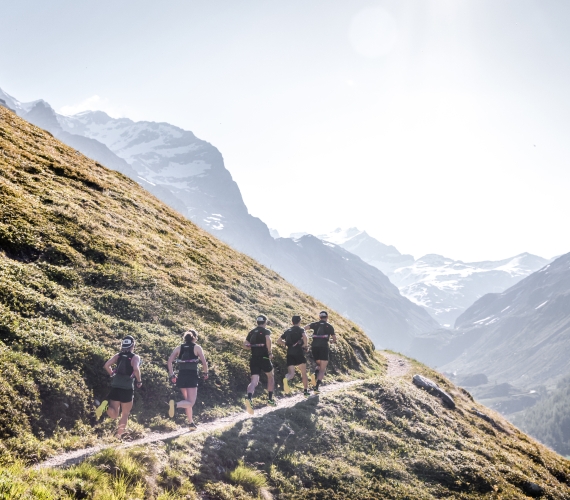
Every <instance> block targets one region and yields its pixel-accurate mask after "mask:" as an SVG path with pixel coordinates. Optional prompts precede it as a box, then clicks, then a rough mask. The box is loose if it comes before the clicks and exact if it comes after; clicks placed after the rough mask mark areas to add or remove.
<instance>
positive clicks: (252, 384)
mask: <svg viewBox="0 0 570 500" xmlns="http://www.w3.org/2000/svg"><path fill="white" fill-rule="evenodd" d="M257 384H259V375H252V376H251V382H250V383H249V385H248V386H247V393H248V394H253V393H254V392H255V388H256V387H257ZM268 385H269V384H268Z"/></svg>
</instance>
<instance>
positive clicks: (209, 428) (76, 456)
mask: <svg viewBox="0 0 570 500" xmlns="http://www.w3.org/2000/svg"><path fill="white" fill-rule="evenodd" d="M362 382H363V380H351V381H350V382H339V383H333V384H330V385H325V386H323V387H321V391H320V394H319V395H322V394H327V393H329V392H335V391H339V390H341V389H346V388H348V387H352V386H353V385H358V384H360V383H362ZM311 397H317V395H315V396H311ZM306 399H307V398H305V397H304V396H303V394H298V395H295V396H292V397H285V398H281V399H279V400H278V405H277V406H266V407H264V408H261V409H259V410H255V413H254V414H253V415H249V414H248V413H246V412H245V411H244V412H243V413H237V414H234V415H229V416H227V417H224V418H220V419H217V420H213V421H211V422H207V423H205V424H201V425H200V427H198V429H197V430H196V431H193V432H190V431H189V430H188V429H187V428H182V429H178V430H176V431H172V432H152V433H150V434H147V435H146V436H145V437H143V438H140V439H136V440H134V441H129V442H110V443H101V444H99V445H96V446H92V447H90V448H83V449H81V450H74V451H69V452H66V453H62V454H61V455H56V456H54V457H51V458H49V459H47V460H46V461H44V462H42V463H40V464H38V465H37V466H36V467H38V468H42V467H68V466H70V465H74V464H78V463H80V462H82V461H83V460H85V459H86V458H87V457H89V456H91V455H94V454H95V453H98V452H100V451H103V450H105V449H107V448H115V449H117V450H122V449H125V448H132V447H133V446H140V445H144V444H149V443H155V442H157V441H167V440H169V439H173V438H176V437H178V436H183V435H186V434H204V433H209V432H214V431H217V430H220V429H223V428H225V427H228V426H230V425H233V424H235V423H237V422H241V421H242V420H247V419H249V418H260V417H263V416H264V415H267V414H268V413H272V412H274V411H277V410H282V409H283V408H291V407H292V406H295V405H296V404H298V403H301V402H303V401H306Z"/></svg>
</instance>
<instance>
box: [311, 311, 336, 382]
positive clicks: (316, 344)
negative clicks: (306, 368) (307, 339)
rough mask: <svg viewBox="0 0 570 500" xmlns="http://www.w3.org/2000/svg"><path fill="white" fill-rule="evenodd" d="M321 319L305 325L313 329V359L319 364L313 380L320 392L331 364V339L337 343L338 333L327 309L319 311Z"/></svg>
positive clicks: (312, 377)
mask: <svg viewBox="0 0 570 500" xmlns="http://www.w3.org/2000/svg"><path fill="white" fill-rule="evenodd" d="M319 317H320V318H321V320H320V321H316V322H315V323H311V324H310V325H306V326H305V330H313V344H312V345H311V350H312V353H313V359H314V360H315V363H316V364H317V369H316V370H315V374H314V375H311V382H312V383H313V385H314V387H315V391H316V392H319V386H320V385H321V382H322V380H323V378H324V376H325V371H326V369H327V365H328V364H329V340H330V341H331V342H332V343H333V344H336V335H335V333H334V328H333V326H332V325H331V324H330V323H329V322H328V318H329V315H328V313H327V312H326V311H321V312H320V313H319Z"/></svg>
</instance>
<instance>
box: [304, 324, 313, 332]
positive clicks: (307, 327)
mask: <svg viewBox="0 0 570 500" xmlns="http://www.w3.org/2000/svg"><path fill="white" fill-rule="evenodd" d="M303 328H304V329H305V331H307V330H310V329H311V325H305V326H304V327H303Z"/></svg>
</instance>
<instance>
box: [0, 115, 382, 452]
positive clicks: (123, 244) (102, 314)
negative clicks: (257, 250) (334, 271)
mask: <svg viewBox="0 0 570 500" xmlns="http://www.w3.org/2000/svg"><path fill="white" fill-rule="evenodd" d="M323 308H326V306H325V305H323V304H321V303H318V302H317V301H315V300H314V299H313V298H311V297H310V296H307V295H306V294H304V293H301V292H300V291H298V290H297V289H295V288H294V287H293V286H291V285H290V284H288V283H287V282H286V281H284V280H283V279H282V278H281V277H280V276H279V275H277V274H276V273H275V272H272V271H270V270H268V269H266V268H264V267H262V266H260V265H259V264H257V263H256V262H255V261H253V260H252V259H250V258H248V257H246V256H244V255H242V254H239V253H237V252H235V251H233V250H232V249H231V248H229V247H228V246H226V245H225V244H222V243H220V242H219V241H217V240H216V239H215V238H213V237H212V236H210V235H208V234H207V233H206V232H204V231H202V230H200V229H199V228H197V227H196V226H195V225H194V224H192V223H191V222H189V221H188V220H186V219H185V218H184V217H182V216H181V215H179V214H178V213H176V212H174V211H173V210H172V209H170V208H168V207H167V206H165V205H164V204H163V203H161V202H159V201H158V200H157V199H155V198H154V197H153V196H152V195H149V193H147V192H146V191H144V190H143V189H142V188H141V187H140V186H139V185H138V184H136V183H135V182H133V181H132V180H129V179H127V178H126V177H124V176H123V175H121V174H119V173H117V172H114V171H111V170H108V169H106V168H104V167H103V166H101V165H99V164H97V163H95V162H94V161H92V160H90V159H88V158H86V157H84V156H83V155H81V154H79V153H78V152H77V151H75V150H73V149H71V148H69V147H68V146H65V145H64V144H62V143H60V142H58V141H57V140H55V139H54V138H53V137H52V136H51V135H50V134H49V133H47V132H45V131H43V130H41V129H39V128H37V127H34V126H33V125H31V124H29V123H27V122H25V121H23V120H21V119H19V118H18V117H17V116H16V115H14V114H13V113H11V112H10V111H8V110H6V109H5V108H2V107H0V366H1V367H2V368H1V370H0V408H1V411H0V456H2V457H3V458H4V460H6V459H7V458H8V457H23V458H25V459H27V460H30V461H34V460H38V459H41V458H42V457H44V456H45V455H47V454H50V453H52V452H53V451H54V450H56V449H58V448H59V447H61V446H65V447H74V446H82V445H84V444H85V443H87V442H89V440H91V439H93V438H94V437H95V436H96V435H101V434H102V433H104V431H105V428H104V426H94V424H95V422H94V420H93V415H92V407H93V400H94V398H99V399H101V398H103V397H104V396H105V395H106V393H107V391H108V383H109V379H108V377H107V376H106V375H105V373H104V372H103V370H102V365H103V363H104V361H105V360H106V359H107V358H108V357H109V356H111V355H112V354H114V353H115V352H116V350H117V348H118V342H117V340H118V339H120V338H122V337H123V336H124V335H126V334H131V335H133V336H134V337H135V338H136V339H137V341H138V348H137V352H138V353H139V354H140V355H141V356H142V358H143V360H144V365H143V382H144V385H143V387H142V389H141V390H140V391H139V390H137V391H136V395H135V407H134V410H133V413H134V415H135V420H136V419H138V421H139V422H141V423H143V424H145V425H148V424H152V423H154V424H157V420H156V419H155V420H153V417H155V416H156V415H163V414H164V413H165V409H166V406H165V401H167V399H168V395H169V390H170V387H169V384H168V383H167V377H166V358H167V357H168V355H169V353H170V352H171V350H172V349H173V348H174V347H175V346H176V345H177V344H178V343H179V342H180V334H181V332H183V331H184V330H185V329H187V328H189V327H193V328H195V329H197V330H198V332H199V333H200V344H202V345H203V347H204V349H205V350H206V352H207V357H208V361H209V364H210V366H211V369H210V379H209V380H208V381H207V382H205V383H204V384H203V385H202V387H201V389H200V395H199V401H200V403H199V407H198V408H197V411H198V416H199V418H201V419H204V418H208V417H212V416H215V415H219V414H222V413H227V412H229V411H230V410H231V409H232V407H233V405H235V404H237V402H238V400H237V398H238V397H239V396H241V395H243V394H244V392H245V388H246V386H247V383H248V380H249V368H248V362H247V360H248V353H247V351H245V350H243V349H242V348H241V342H242V340H243V338H244V336H245V334H246V333H247V331H248V330H249V329H250V328H251V327H252V326H253V322H254V319H255V316H256V315H257V314H259V313H264V314H266V315H267V316H268V317H269V319H270V322H271V324H270V327H271V328H273V329H274V331H277V332H279V331H281V330H282V329H285V328H286V326H287V325H288V323H289V320H290V317H291V315H293V314H301V315H302V316H303V317H304V318H305V319H312V318H315V315H316V314H317V313H318V311H319V310H321V309H323ZM331 321H332V323H333V324H334V325H335V327H336V329H337V331H338V333H339V336H340V341H339V343H338V344H337V347H336V348H335V350H334V355H333V359H332V363H331V368H332V370H331V373H333V374H335V375H337V376H346V375H347V374H348V373H349V371H351V370H365V369H370V368H374V367H375V366H376V362H375V361H374V359H373V345H372V343H371V342H370V340H369V339H368V338H367V337H366V336H365V334H364V333H363V332H362V331H361V330H360V329H359V328H358V327H357V326H356V325H354V324H353V323H350V322H349V321H347V320H345V319H343V318H342V317H340V316H338V315H336V314H334V312H333V313H332V315H331ZM275 353H276V365H277V366H278V367H279V368H280V369H282V370H284V368H285V366H284V356H283V354H284V352H283V350H282V349H279V348H277V349H275ZM283 373H284V371H283ZM159 423H160V422H159ZM135 427H136V426H135Z"/></svg>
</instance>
